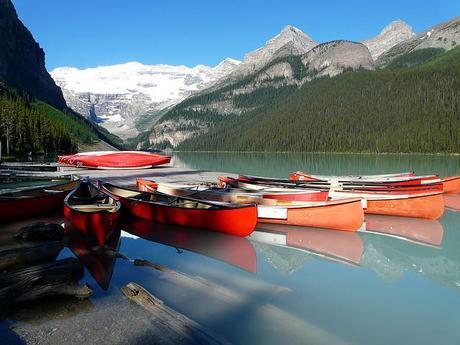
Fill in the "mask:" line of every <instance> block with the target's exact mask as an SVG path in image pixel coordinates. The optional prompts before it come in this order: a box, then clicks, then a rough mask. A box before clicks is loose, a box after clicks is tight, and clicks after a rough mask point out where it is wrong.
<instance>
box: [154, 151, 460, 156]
mask: <svg viewBox="0 0 460 345" xmlns="http://www.w3.org/2000/svg"><path fill="white" fill-rule="evenodd" d="M163 152H165V151H163ZM166 152H168V151H166ZM169 152H171V153H308V154H336V155H395V156H396V155H401V156H403V155H407V156H415V155H419V156H460V152H450V153H449V152H435V153H422V152H398V153H397V152H378V153H377V152H328V151H325V152H321V151H319V152H312V151H179V150H173V151H169Z"/></svg>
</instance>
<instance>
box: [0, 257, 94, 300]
mask: <svg viewBox="0 0 460 345" xmlns="http://www.w3.org/2000/svg"><path fill="white" fill-rule="evenodd" d="M82 277H83V266H82V265H81V263H80V262H79V261H78V260H77V259H74V258H68V259H63V260H58V261H52V262H48V263H45V264H40V265H35V266H31V267H27V268H23V269H18V270H13V271H8V272H3V273H0V306H6V305H11V304H15V303H20V302H25V301H30V300H33V299H37V298H41V297H45V296H53V295H69V296H74V297H78V298H88V297H89V296H91V295H92V290H91V288H90V287H89V286H88V285H83V286H80V285H78V281H79V280H80V279H81V278H82Z"/></svg>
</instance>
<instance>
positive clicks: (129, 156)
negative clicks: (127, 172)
mask: <svg viewBox="0 0 460 345" xmlns="http://www.w3.org/2000/svg"><path fill="white" fill-rule="evenodd" d="M170 161H171V157H169V156H162V155H158V154H155V153H150V152H143V151H95V152H83V153H77V154H74V155H69V156H59V158H58V162H59V163H62V164H68V165H73V166H77V167H82V168H91V169H148V168H152V167H154V166H157V165H162V164H168V163H169V162H170Z"/></svg>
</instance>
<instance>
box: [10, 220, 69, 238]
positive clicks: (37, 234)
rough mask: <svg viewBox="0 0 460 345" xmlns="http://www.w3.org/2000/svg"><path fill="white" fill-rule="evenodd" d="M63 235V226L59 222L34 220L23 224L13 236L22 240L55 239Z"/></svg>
mask: <svg viewBox="0 0 460 345" xmlns="http://www.w3.org/2000/svg"><path fill="white" fill-rule="evenodd" d="M63 236H64V228H63V227H62V225H60V224H56V223H49V222H35V223H32V224H28V225H26V226H23V227H22V228H21V229H20V231H19V233H18V234H17V235H16V236H15V237H16V238H17V239H19V240H23V241H57V240H61V239H62V237H63Z"/></svg>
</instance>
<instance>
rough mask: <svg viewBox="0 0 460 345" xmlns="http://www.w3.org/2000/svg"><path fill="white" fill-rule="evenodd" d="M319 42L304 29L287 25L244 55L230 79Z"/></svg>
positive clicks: (249, 72)
mask: <svg viewBox="0 0 460 345" xmlns="http://www.w3.org/2000/svg"><path fill="white" fill-rule="evenodd" d="M316 45H317V43H316V42H315V41H313V40H312V39H311V38H310V37H309V36H307V35H306V34H305V33H304V32H302V30H300V29H298V28H296V27H294V26H292V25H287V26H285V27H284V28H283V29H282V30H281V32H280V33H279V34H277V35H276V36H275V37H273V38H271V39H269V40H268V41H267V42H266V43H265V45H264V46H263V47H261V48H258V49H256V50H254V51H252V52H250V53H248V54H246V56H245V57H244V60H243V62H242V63H241V64H240V65H239V66H238V67H237V68H235V70H234V71H233V72H232V73H231V74H230V75H229V78H228V79H229V80H233V79H238V78H240V77H242V76H245V75H248V74H251V73H254V72H256V71H258V70H259V69H260V68H262V67H264V66H265V65H266V64H267V63H269V62H270V61H272V60H274V59H276V58H278V57H282V56H286V55H302V54H305V53H306V52H308V51H309V50H310V49H312V48H313V47H315V46H316Z"/></svg>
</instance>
